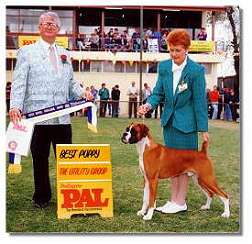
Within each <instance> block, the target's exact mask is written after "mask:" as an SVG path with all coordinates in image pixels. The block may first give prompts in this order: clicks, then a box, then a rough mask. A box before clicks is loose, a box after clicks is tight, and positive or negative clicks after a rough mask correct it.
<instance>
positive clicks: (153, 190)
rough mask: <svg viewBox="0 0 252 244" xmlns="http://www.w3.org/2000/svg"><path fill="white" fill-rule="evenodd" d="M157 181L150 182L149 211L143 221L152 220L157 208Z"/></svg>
mask: <svg viewBox="0 0 252 244" xmlns="http://www.w3.org/2000/svg"><path fill="white" fill-rule="evenodd" d="M157 181H158V179H157V178H155V179H152V180H150V182H149V189H150V193H149V209H148V212H147V214H146V215H144V217H143V220H151V219H152V216H153V213H154V210H155V208H156V192H157Z"/></svg>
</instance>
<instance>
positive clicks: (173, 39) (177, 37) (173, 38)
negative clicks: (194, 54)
mask: <svg viewBox="0 0 252 244" xmlns="http://www.w3.org/2000/svg"><path fill="white" fill-rule="evenodd" d="M167 42H168V44H172V45H183V46H184V47H185V48H186V49H188V48H189V47H190V45H191V37H190V35H189V33H188V32H187V31H186V30H173V31H171V32H170V33H169V34H168V37H167Z"/></svg>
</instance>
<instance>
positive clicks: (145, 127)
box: [142, 124, 149, 136]
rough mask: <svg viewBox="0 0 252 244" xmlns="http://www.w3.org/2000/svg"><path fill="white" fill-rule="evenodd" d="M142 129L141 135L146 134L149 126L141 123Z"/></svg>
mask: <svg viewBox="0 0 252 244" xmlns="http://www.w3.org/2000/svg"><path fill="white" fill-rule="evenodd" d="M142 130H143V136H147V135H148V134H149V128H148V127H147V126H146V125H145V124H142Z"/></svg>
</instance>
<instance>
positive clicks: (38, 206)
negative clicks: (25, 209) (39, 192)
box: [33, 202, 50, 208]
mask: <svg viewBox="0 0 252 244" xmlns="http://www.w3.org/2000/svg"><path fill="white" fill-rule="evenodd" d="M49 204H50V203H49V202H41V203H38V202H33V206H34V207H35V208H46V207H48V206H49Z"/></svg>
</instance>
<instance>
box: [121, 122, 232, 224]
mask: <svg viewBox="0 0 252 244" xmlns="http://www.w3.org/2000/svg"><path fill="white" fill-rule="evenodd" d="M121 140H122V142H123V143H125V144H128V143H129V144H136V148H137V152H138V155H139V166H140V170H141V171H142V172H143V175H144V194H143V205H142V209H141V210H139V211H138V212H137V215H139V216H143V219H144V220H150V219H151V218H152V216H153V212H154V210H155V208H156V206H155V205H156V192H157V185H158V179H165V178H170V177H174V176H178V175H180V174H184V173H187V174H188V175H189V176H191V175H193V176H194V180H195V181H196V183H198V185H199V186H200V188H201V189H202V190H203V192H204V193H205V194H206V196H207V201H206V204H205V205H203V206H202V207H201V209H210V205H211V202H212V197H213V195H214V194H216V195H217V196H219V198H220V199H221V201H222V202H223V204H224V212H223V213H222V215H221V216H222V217H226V218H228V217H229V216H230V210H229V198H228V195H227V194H226V193H225V192H224V191H223V190H221V189H220V188H219V187H218V185H217V183H216V179H215V175H214V169H213V165H212V162H211V160H210V159H209V158H208V156H207V148H208V142H203V144H202V148H201V151H194V150H180V149H179V150H178V149H173V148H169V147H165V146H163V145H160V144H158V143H155V142H154V140H153V138H152V137H151V135H150V132H149V128H148V127H147V126H146V125H145V124H139V123H138V124H137V123H132V124H131V125H130V126H128V127H127V128H126V131H125V132H124V133H123V135H122V138H121Z"/></svg>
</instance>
